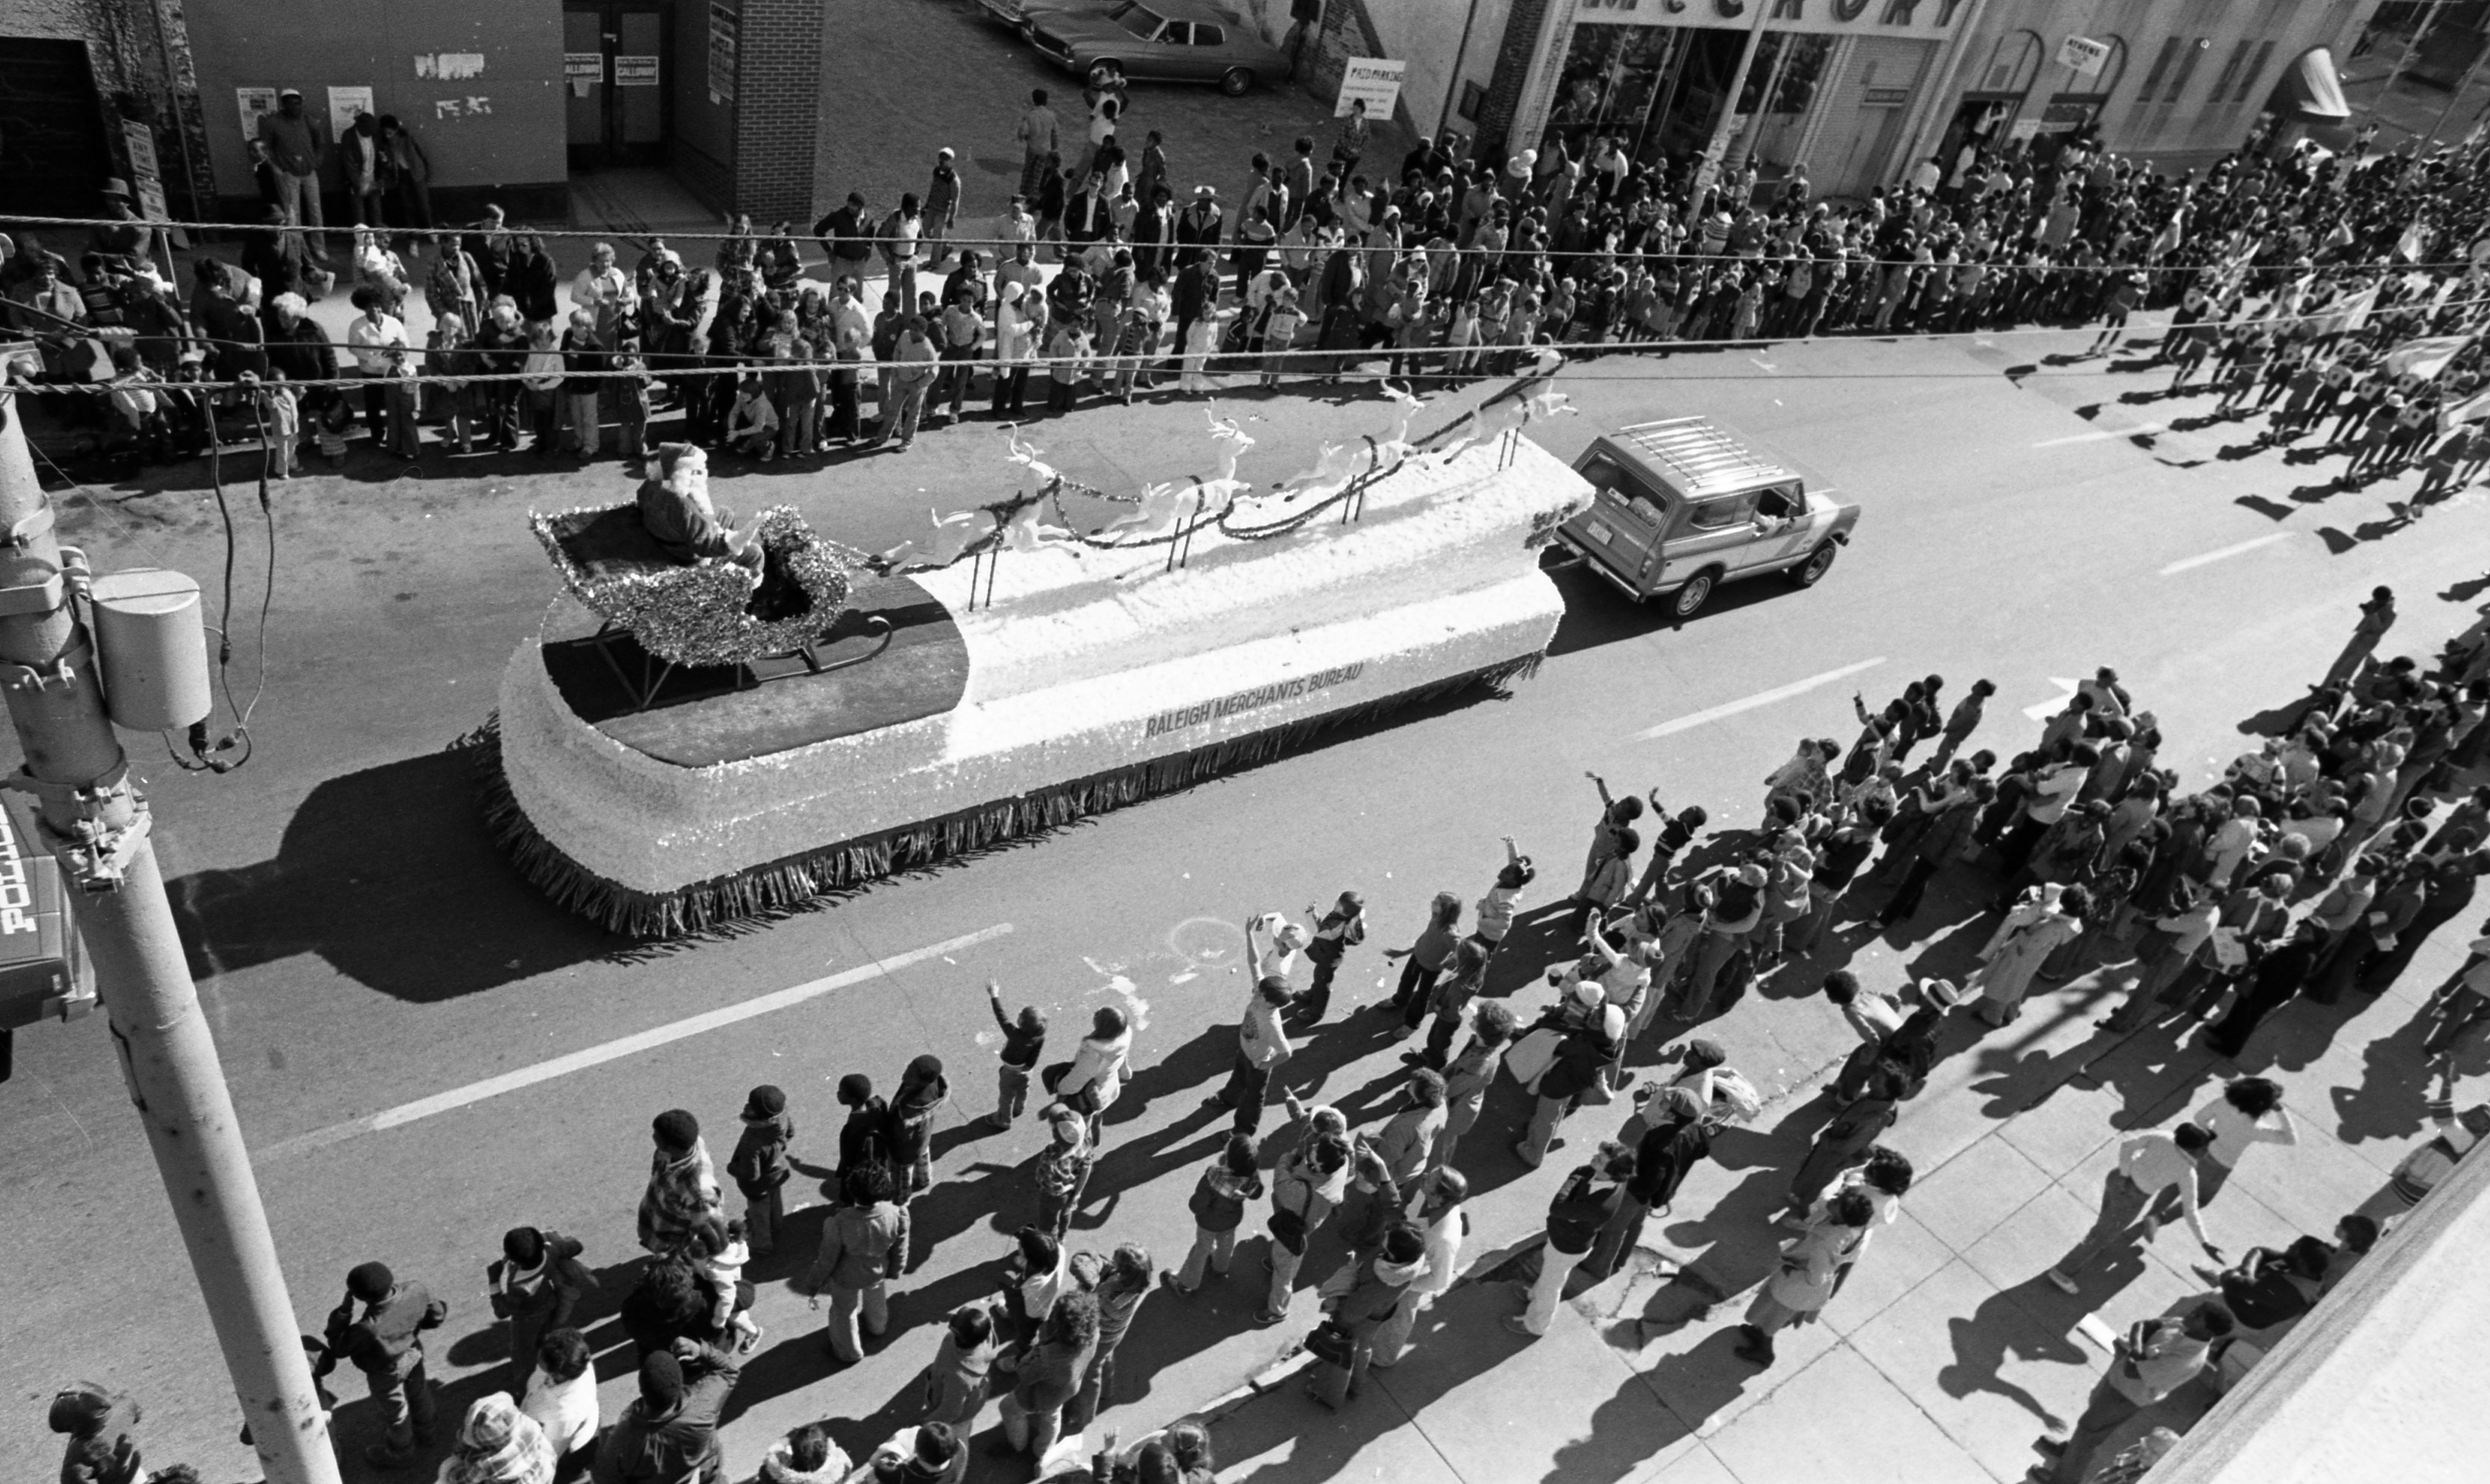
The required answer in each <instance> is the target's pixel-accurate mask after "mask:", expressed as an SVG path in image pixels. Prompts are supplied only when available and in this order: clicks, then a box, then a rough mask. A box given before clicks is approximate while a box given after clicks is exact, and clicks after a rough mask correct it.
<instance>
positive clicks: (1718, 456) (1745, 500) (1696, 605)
mask: <svg viewBox="0 0 2490 1484" xmlns="http://www.w3.org/2000/svg"><path fill="white" fill-rule="evenodd" d="M1574 468H1575V470H1576V471H1577V472H1578V473H1579V474H1580V475H1581V476H1582V478H1583V479H1585V480H1589V481H1590V483H1591V485H1592V487H1593V488H1594V489H1596V490H1597V491H1598V492H1599V494H1598V498H1597V499H1595V500H1594V501H1593V502H1592V504H1591V508H1590V509H1587V510H1584V511H1583V512H1582V513H1581V514H1579V515H1577V516H1575V517H1574V518H1573V519H1572V520H1569V521H1567V522H1566V523H1565V524H1564V526H1563V527H1562V528H1560V529H1559V530H1558V531H1557V533H1556V538H1557V539H1558V540H1559V541H1561V542H1563V543H1564V544H1565V545H1566V546H1567V547H1569V548H1571V549H1572V550H1574V551H1576V552H1578V553H1579V554H1580V555H1581V557H1582V558H1583V560H1584V561H1586V562H1587V563H1588V564H1589V566H1590V567H1591V569H1592V570H1593V571H1596V572H1598V573H1599V574H1600V575H1601V576H1603V577H1606V578H1607V579H1608V581H1610V582H1611V583H1614V584H1615V585H1616V587H1617V589H1618V591H1620V592H1622V593H1624V594H1625V595H1626V596H1627V597H1631V598H1633V599H1635V600H1636V602H1640V601H1642V600H1644V599H1646V598H1651V597H1668V598H1670V599H1671V601H1670V603H1669V610H1670V611H1671V612H1672V613H1674V614H1676V615H1677V616H1678V617H1679V618H1691V617H1693V616H1694V613H1695V612H1696V611H1697V610H1699V609H1701V608H1702V606H1703V605H1704V604H1705V603H1706V602H1708V601H1710V600H1711V597H1712V595H1713V594H1714V593H1716V592H1718V591H1719V590H1720V587H1721V584H1723V583H1724V582H1735V581H1737V580H1739V579H1741V578H1745V577H1754V576H1759V575H1761V574H1763V573H1765V572H1779V573H1781V575H1782V576H1784V577H1786V578H1788V579H1789V581H1790V582H1791V583H1793V584H1795V585H1796V586H1799V587H1802V588H1811V587H1813V586H1815V584H1816V583H1817V582H1819V581H1821V580H1822V579H1823V577H1824V574H1825V573H1826V572H1827V571H1829V570H1831V569H1832V567H1833V561H1834V558H1835V557H1837V556H1839V554H1840V551H1841V548H1842V547H1844V546H1846V545H1848V544H1849V543H1850V532H1851V528H1853V527H1854V526H1856V525H1858V524H1859V506H1858V504H1857V503H1856V502H1855V501H1849V500H1839V499H1836V498H1835V497H1834V495H1833V493H1832V492H1831V491H1829V490H1823V489H1810V488H1809V487H1808V485H1807V480H1806V479H1805V478H1804V477H1803V476H1801V475H1800V474H1798V473H1796V472H1795V471H1793V470H1791V469H1789V468H1786V467H1785V466H1783V465H1782V464H1781V463H1779V462H1777V461H1775V460H1773V459H1769V458H1766V457H1764V456H1763V455H1761V454H1759V453H1757V452H1755V451H1753V450H1752V449H1750V448H1748V447H1747V446H1746V445H1745V444H1743V443H1740V442H1739V441H1738V440H1737V439H1736V438H1734V437H1731V436H1730V435H1729V434H1728V433H1727V432H1726V431H1724V430H1723V429H1722V428H1719V427H1716V426H1714V425H1713V424H1712V423H1711V422H1708V421H1706V420H1705V419H1702V418H1671V419H1668V420H1667V421H1665V422H1641V423H1636V425H1634V426H1632V427H1623V428H1619V429H1617V430H1616V431H1615V432H1612V433H1604V434H1602V435H1601V436H1599V437H1598V438H1595V439H1593V440H1592V441H1591V446H1590V448H1588V449H1587V450H1585V451H1583V453H1582V456H1581V457H1580V458H1578V459H1577V460H1575V463H1574Z"/></svg>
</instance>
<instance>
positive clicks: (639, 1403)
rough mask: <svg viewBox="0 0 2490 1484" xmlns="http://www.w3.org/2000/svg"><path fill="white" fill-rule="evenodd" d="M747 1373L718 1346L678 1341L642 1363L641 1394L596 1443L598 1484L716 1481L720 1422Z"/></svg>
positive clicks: (721, 1456)
mask: <svg viewBox="0 0 2490 1484" xmlns="http://www.w3.org/2000/svg"><path fill="white" fill-rule="evenodd" d="M741 1374H742V1367H741V1366H740V1365H739V1364H738V1362H737V1360H736V1357H735V1356H734V1355H733V1354H731V1353H728V1352H726V1351H723V1350H720V1349H719V1348H718V1347H716V1346H714V1345H704V1344H701V1343H699V1342H698V1341H695V1340H677V1341H675V1344H674V1348H673V1349H672V1350H666V1351H658V1352H656V1353H653V1354H651V1355H649V1356H647V1357H646V1358H644V1359H643V1360H641V1362H640V1395H639V1397H638V1398H637V1399H636V1400H634V1401H633V1402H632V1403H631V1405H630V1406H628V1407H625V1408H624V1409H622V1418H621V1419H620V1420H618V1421H617V1422H616V1423H615V1424H614V1427H613V1430H612V1431H610V1432H608V1433H607V1434H606V1435H605V1437H604V1439H603V1440H601V1441H600V1442H599V1443H598V1444H597V1448H596V1467H595V1469H594V1471H593V1472H592V1473H591V1474H590V1475H589V1477H590V1478H591V1479H592V1480H593V1481H594V1484H678V1481H680V1480H684V1479H710V1478H718V1477H721V1476H722V1475H723V1474H724V1471H725V1451H724V1449H723V1448H721V1447H720V1446H719V1444H718V1438H717V1426H718V1419H719V1416H720V1414H721V1413H722V1412H724V1411H725V1410H726V1399H727V1397H728V1395H729V1394H730V1393H732V1392H733V1391H734V1389H735V1382H736V1381H737V1379H738V1377H739V1376H740V1375H741Z"/></svg>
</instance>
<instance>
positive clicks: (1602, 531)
mask: <svg viewBox="0 0 2490 1484" xmlns="http://www.w3.org/2000/svg"><path fill="white" fill-rule="evenodd" d="M1582 534H1583V535H1585V536H1588V537H1589V538H1591V539H1593V540H1595V541H1597V542H1599V543H1600V544H1601V545H1603V546H1606V545H1607V544H1608V542H1609V540H1610V539H1611V533H1610V532H1609V530H1608V528H1607V527H1606V526H1604V525H1602V524H1600V523H1599V522H1598V521H1596V520H1593V521H1587V522H1585V523H1584V524H1583V527H1582Z"/></svg>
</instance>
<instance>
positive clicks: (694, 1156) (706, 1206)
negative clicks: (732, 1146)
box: [640, 1108, 726, 1255]
mask: <svg viewBox="0 0 2490 1484" xmlns="http://www.w3.org/2000/svg"><path fill="white" fill-rule="evenodd" d="M650 1142H651V1145H653V1146H654V1149H653V1151H652V1152H651V1155H650V1159H649V1188H648V1190H647V1191H646V1192H645V1193H644V1194H643V1195H642V1196H641V1197H640V1245H641V1246H642V1247H643V1248H645V1249H647V1250H648V1251H650V1252H653V1253H657V1254H660V1255H663V1254H666V1253H670V1252H674V1251H676V1250H678V1249H679V1248H680V1247H681V1246H682V1244H683V1242H684V1239H685V1238H686V1237H689V1236H690V1235H691V1229H692V1228H693V1227H695V1226H699V1225H701V1224H703V1223H705V1222H709V1221H722V1220H724V1219H725V1214H726V1213H725V1210H724V1204H725V1198H724V1195H723V1193H722V1192H721V1191H720V1190H719V1189H718V1186H717V1175H716V1173H715V1170H714V1169H713V1167H712V1166H711V1165H710V1163H709V1146H708V1145H707V1144H704V1143H703V1142H701V1127H700V1120H698V1119H696V1118H694V1117H692V1116H691V1114H689V1113H687V1112H685V1111H684V1110H683V1109H680V1108H669V1109H667V1110H666V1111H665V1112H663V1113H660V1114H658V1115H657V1116H656V1118H655V1119H654V1120H651V1123H650Z"/></svg>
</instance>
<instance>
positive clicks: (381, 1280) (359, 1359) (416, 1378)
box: [312, 1263, 449, 1469]
mask: <svg viewBox="0 0 2490 1484" xmlns="http://www.w3.org/2000/svg"><path fill="white" fill-rule="evenodd" d="M358 1305H361V1306H362V1312H361V1313H358V1312H357V1306H358ZM448 1318H449V1305H448V1304H446V1303H443V1302H441V1301H440V1300H438V1299H436V1298H434V1297H433V1296H432V1295H431V1293H430V1292H429V1291H427V1290H426V1289H425V1288H424V1286H423V1285H422V1284H420V1283H412V1282H410V1283H400V1282H399V1281H398V1280H397V1275H396V1274H394V1273H392V1272H391V1271H390V1270H389V1268H388V1267H387V1266H384V1265H383V1264H379V1263H364V1264H362V1265H360V1266H357V1267H356V1268H355V1269H354V1270H353V1271H352V1272H349V1273H347V1274H346V1297H345V1301H344V1302H342V1303H340V1304H338V1305H337V1307H336V1308H334V1309H333V1310H331V1311H330V1313H329V1323H328V1326H327V1327H326V1329H324V1330H323V1331H322V1335H321V1340H322V1344H323V1347H324V1350H323V1353H322V1354H321V1357H320V1360H319V1363H318V1364H316V1365H314V1366H313V1367H312V1376H313V1378H314V1379H315V1380H316V1379H318V1378H320V1377H324V1376H327V1375H328V1374H329V1373H330V1372H332V1371H333V1370H335V1369H336V1368H337V1362H339V1361H341V1360H342V1361H345V1362H346V1363H348V1364H350V1365H352V1366H353V1367H354V1368H355V1369H356V1370H358V1371H361V1372H362V1373H363V1380H364V1382H366V1383H367V1384H368V1385H370V1387H371V1390H372V1404H373V1406H374V1407H376V1408H378V1409H379V1411H380V1412H381V1415H382V1416H384V1417H385V1418H387V1419H388V1432H387V1433H386V1434H385V1435H384V1437H383V1439H382V1440H381V1441H379V1442H376V1443H372V1444H371V1445H369V1446H367V1447H365V1448H364V1449H363V1457H364V1459H365V1460H366V1461H367V1462H369V1463H371V1464H372V1465H374V1466H375V1467H377V1468H382V1469H395V1468H399V1467H402V1466H403V1465H405V1464H407V1463H409V1462H410V1461H412V1460H413V1459H414V1457H415V1450H416V1449H417V1448H419V1447H425V1446H429V1445H430V1444H431V1442H432V1417H433V1405H434V1404H433V1396H432V1379H431V1378H430V1377H429V1376H427V1375H426V1374H425V1373H424V1367H423V1331H425V1330H427V1329H438V1328H440V1327H441V1325H442V1323H443V1322H444V1321H445V1320H447V1319H448Z"/></svg>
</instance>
